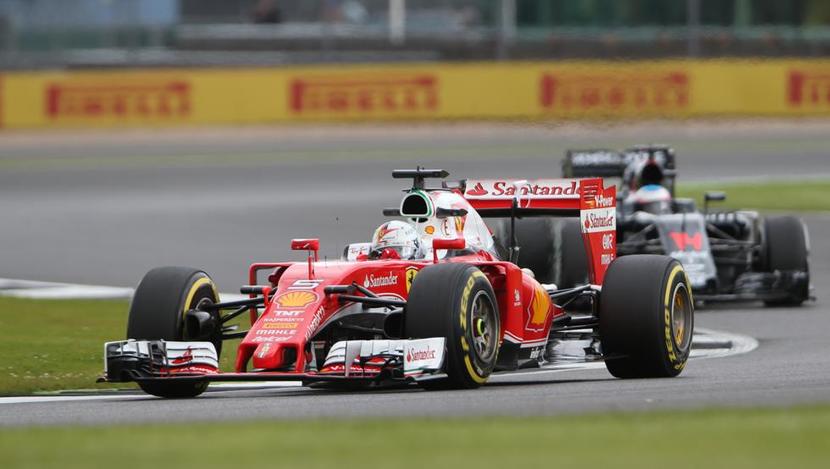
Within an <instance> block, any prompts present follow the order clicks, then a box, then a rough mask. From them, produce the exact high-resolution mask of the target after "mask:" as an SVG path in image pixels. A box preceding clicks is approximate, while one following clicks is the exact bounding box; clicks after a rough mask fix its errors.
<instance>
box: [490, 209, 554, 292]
mask: <svg viewBox="0 0 830 469" xmlns="http://www.w3.org/2000/svg"><path fill="white" fill-rule="evenodd" d="M494 233H495V235H496V238H497V239H498V241H499V244H501V246H500V247H501V249H500V251H501V252H500V253H499V254H500V255H501V256H502V257H503V258H504V259H505V260H506V259H508V256H509V254H510V253H509V252H508V251H507V248H508V247H509V246H510V220H502V221H500V222H498V224H496V226H495V230H494ZM554 241H555V239H554V226H553V222H552V221H551V220H550V219H549V218H517V219H516V242H517V244H518V246H519V257H518V259H517V262H516V265H518V266H519V267H521V268H523V269H530V270H531V271H532V272H533V275H534V276H535V277H536V280H538V281H539V282H540V283H554V282H555V281H556V265H555V263H554V261H555V259H554V252H555V246H554Z"/></svg>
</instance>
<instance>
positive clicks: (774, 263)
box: [762, 216, 810, 306]
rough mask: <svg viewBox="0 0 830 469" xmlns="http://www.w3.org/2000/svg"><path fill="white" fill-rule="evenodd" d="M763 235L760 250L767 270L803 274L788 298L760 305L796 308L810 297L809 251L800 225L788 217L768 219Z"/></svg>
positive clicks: (803, 229)
mask: <svg viewBox="0 0 830 469" xmlns="http://www.w3.org/2000/svg"><path fill="white" fill-rule="evenodd" d="M764 233H765V234H766V236H765V238H764V243H763V246H762V249H763V252H764V256H765V259H766V265H765V267H766V270H767V271H769V272H775V271H788V272H804V273H805V274H806V275H807V278H806V279H805V280H804V282H800V283H799V284H798V285H797V286H796V287H795V288H794V289H793V290H792V291H791V292H790V295H789V296H787V297H785V298H782V299H777V300H767V301H765V302H764V303H765V304H766V305H767V306H799V305H801V303H803V302H804V301H805V300H806V299H807V298H808V297H809V295H810V270H809V266H808V263H807V255H808V251H809V249H808V246H807V233H806V230H805V228H804V224H803V223H801V220H799V219H798V218H796V217H792V216H779V217H768V218H766V219H764Z"/></svg>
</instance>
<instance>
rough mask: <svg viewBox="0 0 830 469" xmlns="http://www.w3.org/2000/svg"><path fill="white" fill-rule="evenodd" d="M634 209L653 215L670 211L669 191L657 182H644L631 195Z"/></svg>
mask: <svg viewBox="0 0 830 469" xmlns="http://www.w3.org/2000/svg"><path fill="white" fill-rule="evenodd" d="M632 199H633V200H634V206H635V209H636V210H638V211H642V212H648V213H652V214H655V215H660V214H666V213H671V193H670V192H669V191H668V189H666V188H665V187H663V186H661V185H659V184H646V185H645V186H643V187H641V188H639V189H638V190H637V192H635V193H634V194H633V195H632Z"/></svg>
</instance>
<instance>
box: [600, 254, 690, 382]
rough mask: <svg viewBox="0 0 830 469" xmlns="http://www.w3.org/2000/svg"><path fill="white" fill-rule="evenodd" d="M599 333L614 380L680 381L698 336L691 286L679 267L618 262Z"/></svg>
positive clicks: (644, 260) (647, 260) (658, 261)
mask: <svg viewBox="0 0 830 469" xmlns="http://www.w3.org/2000/svg"><path fill="white" fill-rule="evenodd" d="M599 332H600V340H601V345H602V352H603V355H604V356H605V365H606V368H608V371H609V372H610V373H611V374H612V375H614V376H616V377H618V378H651V377H654V378H657V377H673V376H677V375H679V374H680V372H681V371H683V368H684V367H685V365H686V361H687V360H688V358H689V351H690V350H691V344H692V335H693V333H694V301H693V299H692V293H691V285H690V284H689V280H688V278H687V277H686V273H685V271H684V270H683V267H682V266H681V265H680V263H679V262H678V261H676V260H674V259H671V258H670V257H667V256H657V255H631V256H626V257H621V258H618V259H616V260H614V262H612V263H611V265H610V266H609V268H608V271H607V272H606V274H605V281H604V283H603V286H602V293H601V296H600V306H599Z"/></svg>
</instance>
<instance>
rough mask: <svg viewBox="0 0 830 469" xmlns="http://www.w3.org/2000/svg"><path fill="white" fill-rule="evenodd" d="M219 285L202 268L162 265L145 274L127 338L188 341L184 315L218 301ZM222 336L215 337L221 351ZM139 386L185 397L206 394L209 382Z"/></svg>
mask: <svg viewBox="0 0 830 469" xmlns="http://www.w3.org/2000/svg"><path fill="white" fill-rule="evenodd" d="M218 297H219V296H218V294H217V292H216V285H214V283H213V280H211V279H210V277H208V275H207V274H206V273H204V272H202V271H201V270H197V269H192V268H190V267H159V268H156V269H153V270H151V271H149V272H147V274H146V275H145V276H144V278H143V279H142V280H141V283H140V284H139V285H138V288H136V290H135V294H134V295H133V299H132V302H131V303H130V313H129V319H128V321H127V338H128V339H136V340H159V339H161V340H167V341H181V340H187V339H188V337H186V332H185V327H184V315H185V313H186V312H187V311H189V310H191V309H196V308H197V306H198V305H199V304H200V303H202V302H205V301H209V302H212V303H216V302H218ZM221 345H222V342H221V337H218V338H216V340H214V346H215V347H216V353H217V354H219V353H220V352H221ZM138 385H139V387H141V389H142V390H143V391H144V392H146V393H148V394H152V395H154V396H159V397H170V398H183V397H195V396H198V395H199V394H201V393H203V392H204V391H205V390H206V389H207V386H208V382H207V381H192V382H191V381H187V382H174V381H163V380H156V381H140V382H138Z"/></svg>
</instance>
